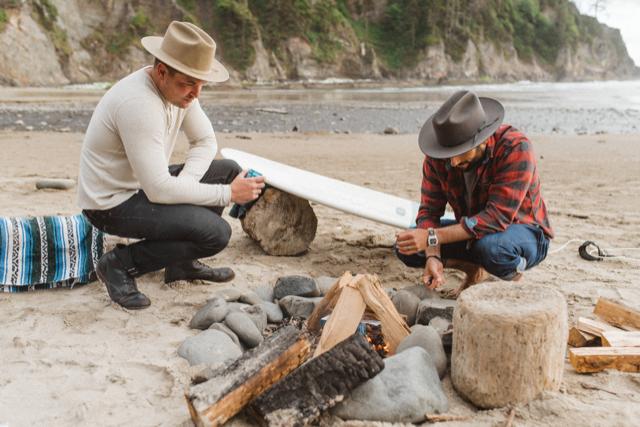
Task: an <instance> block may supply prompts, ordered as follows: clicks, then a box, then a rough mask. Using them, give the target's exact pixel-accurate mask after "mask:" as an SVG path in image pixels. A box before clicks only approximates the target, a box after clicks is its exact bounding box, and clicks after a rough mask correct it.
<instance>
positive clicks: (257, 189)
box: [231, 169, 264, 205]
mask: <svg viewBox="0 0 640 427" xmlns="http://www.w3.org/2000/svg"><path fill="white" fill-rule="evenodd" d="M246 175H247V170H246V169H245V170H243V171H242V172H240V173H239V174H238V176H236V178H235V179H234V180H233V182H231V201H232V202H233V203H238V204H241V205H242V204H245V203H248V202H251V201H253V200H255V199H257V198H258V196H260V193H262V189H263V188H264V177H263V176H256V177H255V178H246V177H245V176H246Z"/></svg>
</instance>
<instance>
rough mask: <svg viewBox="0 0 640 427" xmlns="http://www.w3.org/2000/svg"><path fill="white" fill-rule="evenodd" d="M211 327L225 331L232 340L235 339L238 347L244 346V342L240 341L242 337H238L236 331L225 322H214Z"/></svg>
mask: <svg viewBox="0 0 640 427" xmlns="http://www.w3.org/2000/svg"><path fill="white" fill-rule="evenodd" d="M209 329H213V330H216V331H220V332H224V333H225V334H227V336H228V337H229V338H231V341H233V342H234V343H235V344H236V345H237V346H238V347H240V348H242V344H241V343H240V339H239V338H238V336H237V335H236V333H235V332H233V331H232V330H231V329H229V327H228V326H227V325H225V324H224V323H214V324H212V325H211V326H209Z"/></svg>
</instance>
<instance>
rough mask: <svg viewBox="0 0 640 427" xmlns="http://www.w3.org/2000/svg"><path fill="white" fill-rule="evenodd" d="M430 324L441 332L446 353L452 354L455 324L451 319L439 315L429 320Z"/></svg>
mask: <svg viewBox="0 0 640 427" xmlns="http://www.w3.org/2000/svg"><path fill="white" fill-rule="evenodd" d="M429 326H431V327H433V328H434V329H435V330H436V331H438V333H439V334H440V339H442V346H443V347H444V351H445V353H447V354H451V349H452V347H453V325H452V323H451V321H450V320H447V319H445V318H444V317H439V316H438V317H434V318H433V319H431V320H430V321H429Z"/></svg>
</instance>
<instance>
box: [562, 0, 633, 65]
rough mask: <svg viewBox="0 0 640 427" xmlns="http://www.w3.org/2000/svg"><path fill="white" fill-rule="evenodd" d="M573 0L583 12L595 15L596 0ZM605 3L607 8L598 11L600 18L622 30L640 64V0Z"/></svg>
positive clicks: (630, 49)
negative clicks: (594, 5)
mask: <svg viewBox="0 0 640 427" xmlns="http://www.w3.org/2000/svg"><path fill="white" fill-rule="evenodd" d="M573 2H574V3H575V4H576V5H577V6H578V9H580V11H581V12H582V13H585V14H588V15H594V11H593V4H594V0H574V1H573ZM604 4H605V10H604V11H601V12H599V13H598V20H599V21H600V22H604V23H605V24H607V25H608V26H610V27H614V28H618V29H619V30H620V31H621V32H622V38H623V39H624V42H625V44H626V45H627V50H628V51H629V55H630V56H631V58H633V60H634V61H635V63H636V65H639V66H640V23H639V22H638V21H639V20H640V0H605V1H604Z"/></svg>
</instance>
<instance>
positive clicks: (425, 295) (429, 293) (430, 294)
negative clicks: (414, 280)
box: [402, 285, 441, 300]
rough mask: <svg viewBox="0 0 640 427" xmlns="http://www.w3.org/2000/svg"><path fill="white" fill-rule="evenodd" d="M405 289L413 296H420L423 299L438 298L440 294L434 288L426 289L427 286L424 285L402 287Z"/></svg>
mask: <svg viewBox="0 0 640 427" xmlns="http://www.w3.org/2000/svg"><path fill="white" fill-rule="evenodd" d="M402 289H403V290H405V291H409V292H411V293H412V294H414V295H415V296H417V297H418V298H420V300H423V299H441V298H440V294H439V293H438V291H436V290H434V289H427V287H426V286H425V285H413V286H408V287H406V288H402Z"/></svg>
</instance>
